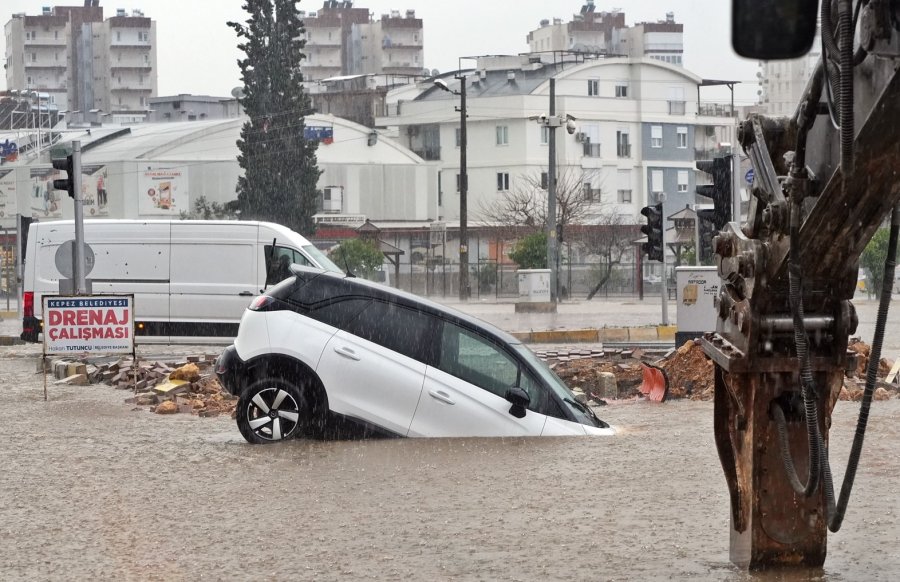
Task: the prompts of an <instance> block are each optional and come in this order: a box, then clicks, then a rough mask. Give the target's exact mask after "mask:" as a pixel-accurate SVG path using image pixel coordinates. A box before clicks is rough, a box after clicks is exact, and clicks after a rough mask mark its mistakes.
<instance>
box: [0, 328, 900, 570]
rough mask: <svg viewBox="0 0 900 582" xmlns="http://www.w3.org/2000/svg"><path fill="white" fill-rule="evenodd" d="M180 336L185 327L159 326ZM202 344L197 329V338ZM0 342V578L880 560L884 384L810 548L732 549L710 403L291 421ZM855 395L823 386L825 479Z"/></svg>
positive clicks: (888, 534)
mask: <svg viewBox="0 0 900 582" xmlns="http://www.w3.org/2000/svg"><path fill="white" fill-rule="evenodd" d="M177 349H179V350H184V353H191V352H192V349H191V348H177ZM207 349H208V348H201V349H200V351H201V352H203V351H206V350H207ZM36 353H37V351H36V350H35V346H11V347H2V348H0V375H2V378H3V381H2V390H0V407H2V410H3V412H4V416H5V419H4V422H2V423H0V579H3V580H12V579H36V580H58V579H66V580H87V579H101V580H106V579H120V580H197V579H214V580H220V579H251V578H253V579H259V578H263V577H267V578H271V579H293V580H337V579H342V580H368V579H371V580H730V581H750V580H753V581H757V580H764V581H769V580H772V581H774V580H788V581H795V580H796V581H799V580H828V581H859V580H885V581H887V580H896V579H897V576H898V573H900V545H898V540H900V515H898V514H900V504H898V501H897V499H898V493H900V479H898V477H900V400H891V401H887V402H876V403H875V404H874V407H873V411H872V414H871V418H870V422H869V432H868V438H867V439H866V443H865V448H864V452H863V460H862V463H861V466H860V470H859V473H858V476H857V484H856V487H855V489H854V492H853V495H852V497H851V502H850V506H849V510H848V514H847V518H846V520H845V522H844V525H843V528H842V530H841V531H840V532H838V533H837V534H830V535H829V554H828V559H827V561H826V563H825V567H824V569H823V570H820V571H814V572H808V571H797V572H791V573H787V574H784V573H778V574H776V573H764V574H756V575H750V574H747V573H745V572H742V571H740V570H738V569H736V568H735V567H734V566H732V565H731V564H730V563H729V561H728V535H729V524H728V514H729V510H728V496H727V493H726V489H725V481H724V478H723V477H722V473H721V469H720V467H719V463H718V458H717V455H716V451H715V446H714V444H713V435H712V404H711V403H708V402H671V403H666V404H662V405H654V404H649V403H621V404H615V405H610V406H608V407H602V408H598V409H597V412H598V414H599V415H600V416H601V418H604V419H605V420H608V421H610V422H611V423H613V424H614V425H617V426H618V427H620V428H621V433H620V434H619V435H618V436H616V437H607V438H604V437H597V438H514V439H433V440H411V439H409V440H407V439H401V440H369V441H344V442H315V441H292V442H287V443H282V444H279V445H274V446H251V445H248V444H245V443H244V441H243V439H242V438H241V437H240V435H239V433H238V431H237V428H236V427H235V425H234V422H233V421H232V420H231V419H228V418H215V419H205V418H198V417H193V416H188V415H175V416H171V417H162V416H157V415H153V414H150V413H149V412H147V410H146V409H143V410H141V409H139V410H133V409H132V408H131V407H130V406H128V405H125V404H123V398H125V397H126V396H127V394H126V393H124V392H122V391H119V390H115V389H113V388H111V387H109V386H105V385H100V386H90V387H74V386H52V385H51V387H50V400H49V402H44V401H43V395H42V386H43V384H42V376H41V375H39V374H36V373H35V367H36V366H35V365H36ZM857 411H858V404H856V403H849V402H840V403H838V407H837V410H836V412H835V415H834V428H833V429H832V431H831V439H832V447H833V449H832V454H831V459H832V465H833V466H834V467H835V471H836V475H835V478H836V482H838V483H839V482H840V477H841V475H840V472H841V471H842V469H843V467H844V466H845V465H846V459H847V454H848V449H849V446H850V441H851V438H852V434H853V428H854V426H855V421H856V413H857Z"/></svg>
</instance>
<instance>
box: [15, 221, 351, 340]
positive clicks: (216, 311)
mask: <svg viewBox="0 0 900 582" xmlns="http://www.w3.org/2000/svg"><path fill="white" fill-rule="evenodd" d="M74 238H75V225H74V222H73V221H71V220H64V221H51V222H37V223H34V224H32V225H31V227H30V229H29V231H28V242H27V247H26V250H25V269H24V281H23V289H24V295H23V308H24V309H23V310H24V319H23V322H22V328H23V331H22V336H21V337H22V339H24V340H26V341H31V342H36V341H39V339H40V333H41V308H42V301H41V299H42V297H43V296H44V295H58V294H59V289H60V280H61V279H63V278H70V277H71V273H69V274H68V277H67V276H66V273H64V272H61V268H63V271H65V270H66V269H65V266H66V264H68V265H71V259H70V258H69V257H67V256H66V250H67V248H71V246H73V245H70V246H63V245H64V243H66V242H67V241H73V240H74ZM84 241H85V244H86V246H87V249H86V254H87V258H88V267H89V272H88V273H87V279H89V280H90V285H91V292H92V293H93V294H133V295H134V305H135V336H136V337H135V340H136V341H137V342H138V343H196V342H204V343H230V342H231V341H232V339H233V338H234V336H235V335H236V334H237V329H238V323H239V322H240V318H241V315H242V314H243V312H244V310H245V309H246V307H247V305H248V304H249V303H250V301H251V300H252V299H253V297H255V296H256V295H258V294H259V293H262V292H263V291H264V289H265V288H266V287H267V286H268V285H272V284H274V283H277V282H278V281H280V280H282V279H283V278H284V277H286V276H289V275H290V272H289V271H288V269H287V265H285V264H284V263H288V264H290V263H298V264H303V265H312V266H316V267H320V268H323V269H329V270H333V271H336V272H339V273H342V271H341V269H340V268H339V267H338V266H337V265H335V264H334V263H332V262H331V261H330V260H329V259H328V258H327V257H326V256H325V255H324V254H323V253H322V252H321V251H319V250H318V249H317V248H316V247H315V246H314V245H312V244H311V243H310V242H309V241H308V240H306V239H305V238H303V237H302V236H300V235H299V234H297V233H296V232H294V231H292V230H290V229H288V228H286V227H284V226H281V225H278V224H272V223H266V222H253V221H237V220H85V221H84ZM69 268H71V267H69Z"/></svg>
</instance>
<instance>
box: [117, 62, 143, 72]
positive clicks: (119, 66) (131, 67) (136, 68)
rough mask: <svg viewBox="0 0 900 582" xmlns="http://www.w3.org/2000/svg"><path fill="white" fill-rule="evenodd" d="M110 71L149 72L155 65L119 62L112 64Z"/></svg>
mask: <svg viewBox="0 0 900 582" xmlns="http://www.w3.org/2000/svg"><path fill="white" fill-rule="evenodd" d="M109 70H110V71H123V70H124V71H146V72H149V71H151V70H153V67H152V66H150V65H145V64H140V63H138V64H133V65H132V64H128V63H118V64H115V65H110V67H109Z"/></svg>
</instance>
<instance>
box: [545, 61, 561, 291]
mask: <svg viewBox="0 0 900 582" xmlns="http://www.w3.org/2000/svg"><path fill="white" fill-rule="evenodd" d="M555 116H556V78H555V77H550V119H553V118H554V117H555ZM548 127H549V131H550V135H549V136H547V143H548V149H549V150H550V151H549V155H550V159H549V160H548V166H547V267H549V269H550V301H551V302H553V303H556V301H557V293H556V291H557V285H558V278H559V272H558V269H559V263H558V262H557V261H558V253H559V248H558V242H559V241H558V240H557V239H556V125H553V124H549V125H548Z"/></svg>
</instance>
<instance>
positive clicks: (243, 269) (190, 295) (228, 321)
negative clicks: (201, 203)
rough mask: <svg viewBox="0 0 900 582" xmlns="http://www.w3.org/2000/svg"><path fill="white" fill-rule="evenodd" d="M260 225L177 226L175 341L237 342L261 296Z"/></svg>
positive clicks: (173, 286) (173, 263) (173, 281)
mask: <svg viewBox="0 0 900 582" xmlns="http://www.w3.org/2000/svg"><path fill="white" fill-rule="evenodd" d="M257 230H258V227H257V225H255V224H241V223H239V222H234V223H231V224H227V223H226V224H221V223H220V224H202V223H199V224H198V223H192V222H191V221H180V222H173V223H172V256H171V284H170V287H171V297H170V312H171V327H172V333H171V335H172V336H173V337H178V336H182V337H210V338H214V337H234V336H235V335H236V334H237V328H238V323H239V322H240V319H241V316H242V315H243V313H244V310H245V309H246V308H247V306H248V305H249V304H250V301H252V300H253V298H254V297H255V296H256V295H257V294H258V291H259V289H258V288H257V284H256V283H257V281H256V269H257V260H256V247H257V244H256V236H257Z"/></svg>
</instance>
